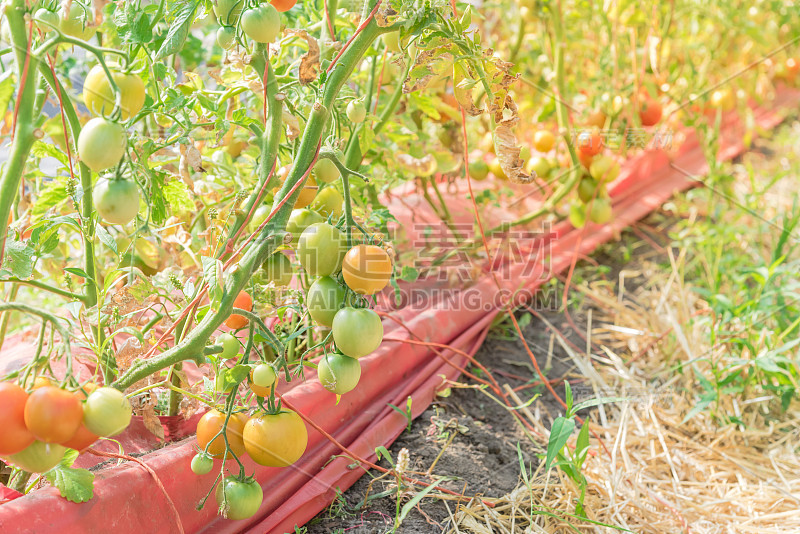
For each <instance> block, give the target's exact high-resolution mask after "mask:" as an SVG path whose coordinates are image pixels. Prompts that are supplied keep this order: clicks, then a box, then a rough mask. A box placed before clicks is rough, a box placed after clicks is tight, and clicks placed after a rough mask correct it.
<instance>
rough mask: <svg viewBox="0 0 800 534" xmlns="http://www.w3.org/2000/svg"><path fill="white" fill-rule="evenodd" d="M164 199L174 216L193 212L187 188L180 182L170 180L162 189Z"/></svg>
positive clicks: (193, 208)
mask: <svg viewBox="0 0 800 534" xmlns="http://www.w3.org/2000/svg"><path fill="white" fill-rule="evenodd" d="M162 191H163V193H164V198H165V199H166V200H167V202H168V203H169V206H170V208H172V211H173V213H175V215H183V214H185V213H190V212H193V211H194V210H195V205H194V202H193V201H192V197H191V195H190V194H189V188H188V187H186V184H185V183H183V181H181V180H172V181H171V182H168V183H167V184H166V185H164V187H163V188H162Z"/></svg>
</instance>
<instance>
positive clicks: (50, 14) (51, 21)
mask: <svg viewBox="0 0 800 534" xmlns="http://www.w3.org/2000/svg"><path fill="white" fill-rule="evenodd" d="M35 18H36V20H40V21H42V22H44V23H46V24H39V23H37V24H36V27H37V28H38V29H40V30H41V31H42V33H49V32H51V31H53V29H54V28H58V26H59V23H60V22H61V19H60V18H59V16H58V13H56V12H55V11H50V10H49V9H46V8H43V7H41V8H39V9H37V10H36V15H35Z"/></svg>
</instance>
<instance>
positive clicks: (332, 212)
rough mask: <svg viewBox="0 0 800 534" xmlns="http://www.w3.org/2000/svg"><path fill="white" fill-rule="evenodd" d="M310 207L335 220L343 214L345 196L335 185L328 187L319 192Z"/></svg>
mask: <svg viewBox="0 0 800 534" xmlns="http://www.w3.org/2000/svg"><path fill="white" fill-rule="evenodd" d="M310 207H311V209H313V210H315V211H318V212H319V213H321V214H322V215H323V216H324V217H331V218H332V219H333V221H334V222H335V221H338V220H339V217H341V216H342V212H343V210H344V197H343V196H342V194H341V193H340V192H339V191H338V190H337V189H336V188H335V187H326V188H324V189H322V190H321V191H319V192H318V193H317V196H316V197H314V202H312V203H311V206H310Z"/></svg>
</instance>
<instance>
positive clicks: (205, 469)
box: [192, 452, 214, 475]
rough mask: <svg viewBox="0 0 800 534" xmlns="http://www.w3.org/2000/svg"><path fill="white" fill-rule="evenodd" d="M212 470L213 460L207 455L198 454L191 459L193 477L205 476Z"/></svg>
mask: <svg viewBox="0 0 800 534" xmlns="http://www.w3.org/2000/svg"><path fill="white" fill-rule="evenodd" d="M212 469H214V459H213V458H211V456H209V455H208V454H205V453H203V452H198V453H197V454H195V455H194V457H193V458H192V473H194V474H195V475H207V474H208V473H210V472H211V470H212Z"/></svg>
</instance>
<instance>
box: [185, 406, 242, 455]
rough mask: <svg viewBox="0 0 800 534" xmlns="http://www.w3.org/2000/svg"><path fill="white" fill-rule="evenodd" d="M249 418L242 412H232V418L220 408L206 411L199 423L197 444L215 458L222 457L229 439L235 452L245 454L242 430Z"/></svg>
mask: <svg viewBox="0 0 800 534" xmlns="http://www.w3.org/2000/svg"><path fill="white" fill-rule="evenodd" d="M226 418H227V425H226V424H225V421H226ZM247 419H248V418H247V415H246V414H244V413H242V412H239V413H235V414H231V416H230V418H228V416H227V414H225V413H222V412H220V411H219V410H211V411H209V412H206V413H205V415H203V417H202V418H201V419H200V421H198V423H197V446H198V447H200V450H202V451H205V452H206V453H208V454H209V455H211V456H213V457H214V458H222V456H223V455H224V453H225V442H226V440H227V443H228V445H229V446H230V450H231V451H232V452H233V454H235V455H236V456H241V455H243V454H244V452H245V448H244V442H243V440H242V431H243V430H244V426H245V423H246V422H247ZM223 428H224V429H225V431H224V432H222V430H223ZM223 434H224V436H223Z"/></svg>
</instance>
